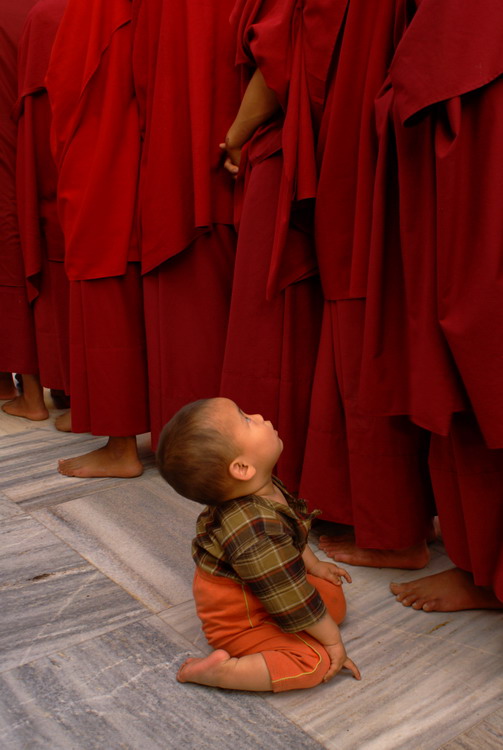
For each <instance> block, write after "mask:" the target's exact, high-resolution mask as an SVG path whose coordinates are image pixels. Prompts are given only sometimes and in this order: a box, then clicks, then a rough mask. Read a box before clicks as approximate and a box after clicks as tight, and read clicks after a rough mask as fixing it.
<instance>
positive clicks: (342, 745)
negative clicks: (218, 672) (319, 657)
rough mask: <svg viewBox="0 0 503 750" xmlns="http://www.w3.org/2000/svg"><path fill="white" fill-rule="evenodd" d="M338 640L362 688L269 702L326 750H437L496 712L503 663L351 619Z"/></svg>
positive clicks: (342, 681)
mask: <svg viewBox="0 0 503 750" xmlns="http://www.w3.org/2000/svg"><path fill="white" fill-rule="evenodd" d="M341 632H342V636H343V639H344V643H345V645H346V650H347V652H348V654H349V656H350V657H351V658H352V659H353V660H354V661H355V662H356V663H357V664H358V666H359V667H360V669H361V671H362V677H363V679H362V681H361V682H357V681H356V680H354V679H353V678H352V677H351V676H350V675H349V674H340V675H338V676H337V677H336V678H334V679H333V680H332V681H331V682H330V683H328V684H325V685H320V686H318V687H317V688H314V689H313V690H309V691H305V692H302V691H294V692H291V693H283V694H278V695H274V696H270V697H268V698H267V700H268V702H269V703H270V704H271V705H272V706H274V707H275V708H277V709H278V710H279V711H281V712H282V713H283V714H284V715H285V716H287V717H288V718H290V719H291V720H292V721H296V722H297V723H298V724H299V726H301V727H302V728H303V729H304V730H305V731H306V732H307V733H308V734H310V735H311V736H313V737H315V738H316V739H317V740H318V741H319V742H321V744H323V746H324V747H325V748H327V750H356V748H357V749H358V750H383V749H384V748H385V750H411V749H412V748H414V750H438V748H439V747H441V746H442V745H443V744H445V743H446V742H448V741H450V740H452V739H454V738H455V737H456V736H458V735H459V734H460V733H462V732H464V731H468V730H469V729H470V728H472V727H473V726H474V725H475V724H477V723H478V722H479V721H480V720H481V719H483V718H484V717H485V716H487V715H488V714H490V713H491V712H493V711H495V710H496V709H497V708H498V707H499V705H500V700H501V695H502V693H503V661H502V658H499V659H496V658H495V657H494V655H493V654H487V653H484V652H481V651H478V650H476V649H466V648H463V647H460V646H459V645H457V644H455V643H454V644H453V643H447V642H445V641H433V640H431V639H428V638H426V637H425V636H418V635H414V634H411V633H407V632H404V631H403V630H400V629H398V628H395V627H393V625H392V624H391V623H390V622H388V623H386V624H376V623H372V622H370V621H368V620H365V619H364V618H358V617H357V616H350V617H349V618H348V621H347V623H345V624H344V625H343V626H342V630H341Z"/></svg>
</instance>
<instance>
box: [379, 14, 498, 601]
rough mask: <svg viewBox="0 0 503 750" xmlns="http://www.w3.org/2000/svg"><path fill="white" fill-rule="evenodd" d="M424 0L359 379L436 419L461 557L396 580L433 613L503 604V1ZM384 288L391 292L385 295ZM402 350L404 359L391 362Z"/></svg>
mask: <svg viewBox="0 0 503 750" xmlns="http://www.w3.org/2000/svg"><path fill="white" fill-rule="evenodd" d="M411 5H412V4H411ZM416 5H417V8H416V7H414V8H413V9H412V10H413V12H412V14H411V16H412V17H411V18H410V19H409V24H408V27H407V31H406V33H405V34H404V36H403V39H402V41H401V43H400V45H399V46H398V48H397V50H396V54H395V57H394V59H393V63H392V65H391V68H390V77H389V83H388V91H387V92H386V93H385V94H384V97H385V98H386V102H384V101H381V102H380V103H379V107H380V109H381V111H382V114H383V115H385V117H386V121H387V126H386V130H387V135H386V136H385V145H386V148H388V151H389V150H390V149H391V150H393V152H394V154H395V162H394V167H395V170H396V174H397V176H398V179H396V178H395V182H396V183H397V184H396V193H395V195H394V196H391V195H388V196H387V197H388V203H387V205H386V204H384V205H383V209H382V211H381V216H382V215H383V214H385V215H387V216H388V217H389V216H391V215H392V214H393V209H394V207H395V206H396V203H397V201H398V203H399V205H400V215H399V221H400V226H401V228H402V231H401V235H400V237H399V242H398V243H396V245H395V247H394V248H393V249H392V251H391V253H390V252H388V253H383V251H382V248H377V249H378V252H376V256H375V258H374V261H373V263H374V268H373V271H372V274H371V276H372V279H371V283H369V309H370V308H371V309H372V314H373V318H374V327H373V329H370V328H368V333H369V335H368V341H367V346H366V365H365V367H366V377H365V379H364V384H365V398H366V402H367V403H368V404H371V403H372V402H373V403H374V408H376V409H377V408H378V406H380V405H382V404H383V403H384V404H385V408H386V407H388V408H389V407H390V406H392V407H393V408H395V409H396V410H399V411H400V412H401V413H403V414H407V415H408V416H409V418H410V420H411V421H414V422H416V423H417V424H421V425H423V426H424V427H427V428H428V429H430V430H431V431H432V438H431V448H430V456H429V464H430V473H431V479H432V483H433V489H434V493H435V502H436V506H437V509H438V515H439V520H440V526H441V530H442V537H443V540H444V543H445V547H446V551H447V553H448V555H449V557H450V558H451V560H452V562H453V563H454V565H455V566H456V567H454V568H452V569H450V570H447V571H445V572H443V573H440V574H437V575H434V576H427V577H425V578H420V579H418V580H416V581H410V582H407V583H402V584H396V583H393V584H391V590H392V592H393V593H394V594H395V595H396V597H397V599H398V601H399V602H401V603H402V604H403V605H405V606H411V607H413V608H414V609H422V610H425V611H442V612H450V611H456V610H462V609H474V608H491V609H493V608H502V607H503V502H502V498H503V399H502V393H501V383H502V382H503V369H502V358H501V341H502V340H503V316H502V300H503V285H502V282H501V274H498V270H497V269H498V266H500V265H501V259H502V248H503V228H502V222H501V210H500V206H499V200H500V196H501V194H502V190H503V178H502V174H503V148H502V144H501V128H502V125H503V54H502V51H501V33H500V32H501V28H502V26H503V8H502V6H501V4H500V3H499V2H497V0H484V2H483V3H479V4H477V8H476V9H475V8H473V7H471V6H469V4H461V5H460V4H459V3H456V2H455V1H454V0H446V1H445V2H443V3H442V4H441V6H440V5H439V4H438V3H435V2H432V1H431V0H422V2H421V3H417V4H416ZM480 133H484V137H483V138H480ZM388 184H389V180H388ZM393 201H394V202H395V206H394V205H393ZM419 248H420V250H421V253H420V255H419V254H418V250H419ZM397 269H398V270H397ZM383 288H385V289H388V290H390V292H391V290H393V294H394V297H393V303H392V305H389V306H387V307H386V306H383V305H382V304H381V303H380V301H379V290H381V293H382V289H383ZM397 317H398V319H399V320H400V321H401V325H400V331H399V336H397V337H396V338H395V339H394V340H393V338H392V337H390V336H389V331H390V325H391V318H393V319H396V318H397ZM395 331H396V329H395ZM404 348H405V349H406V350H407V351H408V352H409V357H408V360H407V361H406V362H407V365H408V367H404V363H403V362H402V363H401V365H400V366H399V367H398V368H396V367H395V365H396V363H397V362H398V360H399V359H400V355H399V351H400V350H402V351H403V349H404ZM376 365H377V367H378V371H376ZM404 384H405V387H404ZM393 392H394V395H393V396H392V395H391V394H392V393H393Z"/></svg>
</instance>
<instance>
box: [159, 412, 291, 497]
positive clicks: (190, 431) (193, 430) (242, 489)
mask: <svg viewBox="0 0 503 750" xmlns="http://www.w3.org/2000/svg"><path fill="white" fill-rule="evenodd" d="M282 449H283V443H282V442H281V440H280V438H279V437H278V433H277V432H276V430H275V429H274V428H273V426H272V424H271V423H270V422H266V421H265V420H264V419H263V417H262V416H261V415H260V414H254V415H248V414H244V412H242V411H241V409H239V407H238V406H237V405H236V404H235V403H234V402H233V401H230V400H229V399H227V398H212V399H204V400H201V401H194V402H193V403H191V404H187V405H186V406H184V407H183V408H182V409H180V411H179V412H177V413H176V414H175V416H174V417H173V418H172V419H171V420H170V421H169V422H168V423H167V424H166V425H165V427H164V429H163V431H162V433H161V437H160V440H159V446H158V448H157V465H158V467H159V471H160V473H161V475H162V476H163V477H164V479H165V480H166V481H167V482H168V484H170V485H171V486H172V487H173V489H175V490H176V492H178V493H179V494H180V495H183V496H184V497H188V498H190V499H191V500H195V501H196V502H199V503H203V504H204V505H218V504H220V503H222V502H225V501H226V500H230V499H231V498H233V497H240V496H241V495H244V494H252V493H253V491H254V489H253V488H254V486H257V487H260V486H261V483H262V482H263V480H264V478H265V477H267V476H268V475H270V473H271V472H272V469H273V467H274V465H275V464H276V462H277V460H278V458H279V456H280V454H281V451H282Z"/></svg>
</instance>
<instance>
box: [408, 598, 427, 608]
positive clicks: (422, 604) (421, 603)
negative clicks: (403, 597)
mask: <svg viewBox="0 0 503 750" xmlns="http://www.w3.org/2000/svg"><path fill="white" fill-rule="evenodd" d="M411 606H412V609H417V610H419V609H424V608H425V606H427V605H426V603H425V601H424V599H416V601H415V602H414V603H413V604H412V605H411Z"/></svg>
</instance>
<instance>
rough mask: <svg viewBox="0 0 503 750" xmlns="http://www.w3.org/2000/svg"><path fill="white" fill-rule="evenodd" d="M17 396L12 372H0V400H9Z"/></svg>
mask: <svg viewBox="0 0 503 750" xmlns="http://www.w3.org/2000/svg"><path fill="white" fill-rule="evenodd" d="M16 396H17V389H16V386H15V385H14V381H13V380H12V373H11V372H0V401H7V400H8V399H12V398H15V397H16Z"/></svg>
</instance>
